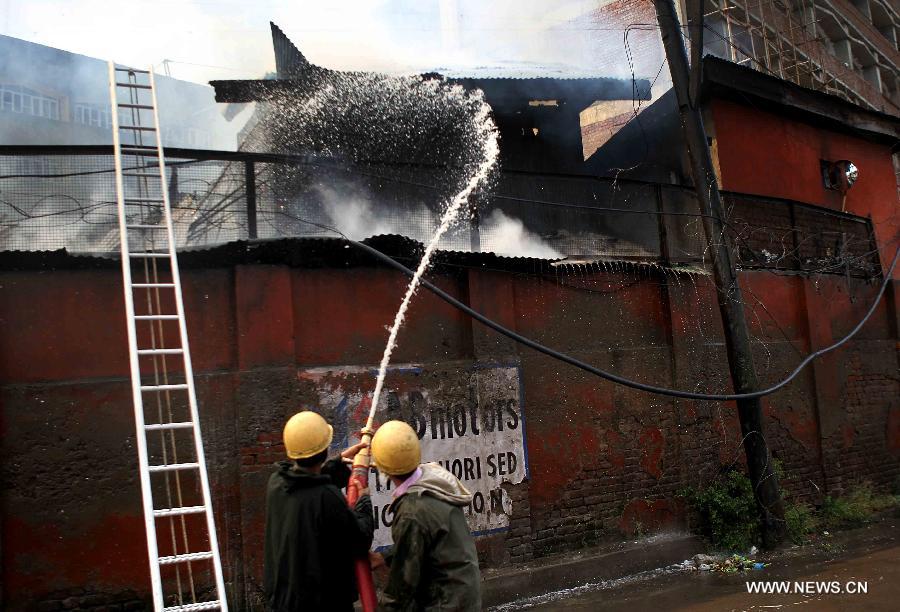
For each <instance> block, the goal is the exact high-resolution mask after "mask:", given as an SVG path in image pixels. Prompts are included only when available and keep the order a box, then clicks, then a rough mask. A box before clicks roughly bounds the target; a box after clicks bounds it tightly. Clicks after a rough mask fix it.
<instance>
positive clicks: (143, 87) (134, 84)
mask: <svg viewBox="0 0 900 612" xmlns="http://www.w3.org/2000/svg"><path fill="white" fill-rule="evenodd" d="M116 87H131V88H133V89H150V86H149V85H138V84H137V83H116Z"/></svg>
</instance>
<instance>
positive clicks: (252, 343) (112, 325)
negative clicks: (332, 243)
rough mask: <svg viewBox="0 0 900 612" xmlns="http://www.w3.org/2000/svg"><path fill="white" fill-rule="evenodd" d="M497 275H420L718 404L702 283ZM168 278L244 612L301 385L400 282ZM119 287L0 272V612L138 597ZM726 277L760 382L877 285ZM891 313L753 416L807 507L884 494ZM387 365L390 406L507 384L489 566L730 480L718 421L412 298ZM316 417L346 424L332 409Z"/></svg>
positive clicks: (581, 352) (369, 352)
mask: <svg viewBox="0 0 900 612" xmlns="http://www.w3.org/2000/svg"><path fill="white" fill-rule="evenodd" d="M508 264H509V260H506V261H504V260H495V261H492V262H490V265H479V266H471V267H470V266H467V265H462V264H460V265H457V266H445V267H444V268H441V271H439V272H438V273H435V274H434V275H433V276H434V277H435V278H436V279H437V282H438V284H439V285H440V286H441V287H443V288H444V289H445V290H447V291H448V292H450V293H452V294H453V295H456V296H457V297H459V298H460V299H462V300H464V301H466V302H468V303H470V304H472V305H473V306H474V307H476V308H478V309H479V310H481V311H483V312H485V313H486V314H488V316H490V317H492V318H495V319H497V320H498V321H500V322H502V323H504V324H506V325H508V326H510V327H513V328H514V329H516V330H517V331H519V332H521V333H523V334H525V335H527V336H530V337H532V338H535V339H537V340H539V341H541V342H544V343H546V344H548V345H550V346H553V347H556V348H558V349H562V350H564V351H567V352H570V353H573V354H575V355H577V356H578V357H580V358H581V359H583V360H585V361H588V362H589V363H593V364H596V365H598V366H601V367H606V368H609V369H611V370H613V371H615V372H618V373H620V374H623V375H626V376H630V377H632V378H635V379H638V380H642V381H645V382H650V383H656V384H660V385H667V386H675V387H679V388H684V389H697V390H706V391H714V390H721V389H726V388H727V386H728V385H727V376H726V374H725V372H724V371H723V365H722V364H723V363H724V350H723V344H722V338H721V333H720V331H719V330H720V327H721V325H720V321H719V318H718V309H717V307H716V306H715V301H714V293H713V288H712V286H711V283H710V281H709V279H708V278H707V277H703V276H696V275H695V276H693V277H692V276H688V275H681V276H678V277H674V276H671V275H665V274H660V273H658V272H650V271H648V270H646V269H642V270H633V271H629V272H627V273H622V274H611V273H601V272H596V271H590V270H585V269H580V270H576V269H571V270H569V271H562V270H561V271H559V272H558V273H557V274H549V275H548V274H541V273H537V272H535V273H531V272H528V271H527V270H524V269H523V266H517V267H515V269H514V270H513V269H512V268H508V269H506V270H504V267H505V266H507V265H508ZM182 274H183V282H184V292H185V300H186V309H187V313H188V326H189V334H190V338H191V343H192V350H193V355H194V364H195V369H196V372H197V389H198V394H199V400H200V406H201V415H202V425H203V430H204V436H205V444H206V448H207V457H208V462H209V469H210V477H211V484H212V490H213V496H214V503H215V510H216V514H217V519H218V526H219V531H220V542H221V547H222V552H223V561H224V563H225V568H226V580H227V581H228V582H229V585H230V588H231V590H232V599H233V600H234V601H235V602H237V603H238V604H239V607H244V608H249V607H252V606H253V605H254V604H257V603H259V601H260V598H259V597H260V578H261V570H262V568H261V547H262V527H263V516H264V497H263V493H264V491H263V489H264V483H265V480H266V478H267V476H268V474H269V473H270V471H271V464H272V463H273V462H274V461H276V460H278V459H280V458H281V457H282V455H283V448H282V446H281V441H280V431H281V427H282V425H283V423H284V421H285V419H286V418H287V417H288V416H289V415H290V414H292V413H293V412H295V411H297V410H298V409H300V408H301V407H303V406H313V405H316V403H317V402H319V399H320V397H321V393H320V391H321V389H320V388H319V387H320V385H318V384H317V383H315V382H311V379H310V378H309V377H308V376H302V375H301V374H302V373H303V372H305V371H308V370H309V369H310V368H321V367H323V366H327V367H329V368H333V369H338V370H339V369H340V368H345V369H346V368H350V367H351V366H364V367H365V368H371V367H374V366H375V365H376V364H377V362H378V360H379V358H380V354H381V350H382V348H383V345H384V341H385V339H386V336H387V332H386V330H385V327H384V326H385V325H386V324H387V323H388V322H389V321H390V320H391V319H392V317H393V315H394V311H395V308H396V306H397V304H398V303H399V300H400V298H401V295H402V291H403V289H404V286H405V279H404V278H403V277H401V276H400V275H399V274H397V273H395V272H393V271H389V270H387V269H384V268H376V267H367V266H361V265H354V266H350V267H344V266H339V265H336V266H334V267H330V268H329V267H325V268H322V267H318V268H306V267H291V266H288V265H276V264H272V263H271V262H269V265H236V266H229V267H215V268H202V267H200V268H198V267H194V268H190V269H185V270H183V272H182ZM120 282H121V281H120V273H119V271H118V270H117V269H116V268H115V267H114V266H109V267H106V268H102V269H72V270H57V271H47V270H44V271H35V270H30V271H6V272H2V273H0V286H2V290H0V401H2V412H0V440H2V441H0V462H2V467H0V470H2V471H0V477H2V490H3V493H2V498H0V514H2V551H3V552H2V555H3V556H2V563H3V566H2V589H3V607H4V608H5V609H11V610H27V609H43V610H52V609H61V608H64V607H66V608H90V607H92V606H101V605H103V606H109V605H112V606H113V608H112V609H120V608H116V606H120V607H127V606H129V605H130V606H139V605H140V600H141V598H143V597H145V596H146V594H147V590H148V584H149V577H148V571H147V569H146V550H145V544H144V541H145V540H144V535H143V519H142V515H141V508H140V492H139V482H138V478H137V475H136V473H135V465H136V454H135V450H134V423H133V419H132V409H131V404H130V388H129V383H128V378H127V374H128V369H127V368H128V361H127V356H126V351H125V347H126V339H125V323H124V319H123V316H122V313H123V307H122V300H121V295H120V293H121V290H120ZM742 282H743V283H744V285H745V289H746V290H747V296H748V297H747V300H748V312H749V316H750V318H751V324H752V330H753V334H754V336H755V337H756V339H757V340H756V344H755V346H756V350H757V365H758V369H759V371H760V376H761V378H762V379H763V380H764V381H775V380H778V379H780V378H781V377H782V376H783V375H784V374H785V373H786V372H788V371H789V370H791V369H792V368H793V367H794V365H795V364H796V363H797V362H798V361H799V359H800V356H801V355H805V354H807V353H808V352H809V351H810V350H812V349H815V348H820V347H822V346H824V345H826V344H829V343H830V342H831V341H833V339H836V338H839V337H840V336H842V335H843V334H844V333H846V331H847V330H848V329H849V328H850V327H851V326H852V325H853V324H854V323H855V322H856V321H858V320H859V318H860V317H861V316H862V314H863V312H864V311H865V309H866V308H867V306H868V304H869V303H870V300H871V299H872V297H873V295H874V293H875V291H876V290H877V287H873V286H871V285H867V284H865V283H862V282H860V281H856V280H853V281H851V282H850V284H849V285H848V283H847V280H846V279H844V278H840V277H822V278H818V279H817V280H810V279H804V278H801V277H797V276H795V277H783V276H776V275H773V274H770V273H766V272H754V273H746V274H744V275H743V277H742ZM896 297H897V285H896V284H895V285H894V286H893V287H892V288H891V292H890V296H889V300H887V301H885V302H883V303H882V305H881V306H880V307H879V309H878V311H877V312H876V314H875V316H874V317H873V319H872V320H871V321H870V323H869V324H868V325H867V326H866V327H865V328H864V330H863V331H862V332H861V334H860V336H859V337H857V338H856V339H855V340H854V341H852V342H851V343H850V344H849V345H848V346H847V348H845V349H843V350H842V351H841V352H839V353H837V354H835V355H833V356H830V357H828V358H826V359H822V360H819V361H817V362H816V364H815V366H813V367H812V368H810V369H808V370H806V371H805V372H804V373H803V374H802V375H801V376H800V377H799V378H798V379H797V381H796V382H794V383H793V384H792V385H790V386H789V387H788V388H786V389H785V390H783V391H781V392H779V393H777V394H775V395H773V396H771V397H770V398H767V400H766V403H765V407H766V416H767V427H768V430H767V434H768V436H769V441H770V444H771V446H772V451H773V453H774V454H775V456H777V457H778V458H779V459H780V460H781V461H782V462H783V465H784V468H785V475H786V478H785V485H786V487H787V488H788V490H789V491H790V492H791V493H792V494H793V495H795V496H798V497H803V498H808V499H811V500H812V501H816V500H818V499H821V496H822V495H824V494H826V493H836V492H840V491H843V490H846V488H847V487H848V486H851V485H852V484H854V483H857V482H860V481H862V480H871V481H873V482H874V483H875V484H876V485H878V486H887V485H888V484H889V483H891V482H892V481H893V480H894V479H895V478H897V477H898V475H900V403H898V399H900V388H898V382H897V376H896V372H897V348H896V347H897V307H896V303H897V302H896ZM393 361H394V363H398V364H420V365H421V366H422V369H421V371H423V372H426V374H423V375H416V374H414V373H408V374H402V375H401V374H397V375H392V376H391V377H390V378H389V379H388V382H387V388H388V390H394V391H396V392H397V394H398V396H400V397H408V394H409V392H410V391H416V390H420V391H422V392H423V393H426V394H427V393H431V394H432V396H434V397H438V396H439V394H438V393H437V391H436V389H437V388H438V386H439V385H440V384H441V381H442V380H446V379H449V378H453V377H456V378H459V379H461V380H464V379H465V377H461V378H460V377H459V376H457V374H456V373H459V372H464V371H468V370H471V369H472V368H473V367H475V366H476V365H477V364H490V363H504V364H517V365H518V367H519V372H520V374H519V376H520V378H519V381H518V382H519V384H520V385H521V388H522V393H521V401H522V406H521V408H522V411H523V418H524V420H525V421H526V422H527V431H526V446H527V457H528V467H529V470H530V473H529V478H528V479H527V480H525V481H524V482H522V483H521V484H517V485H504V487H505V489H506V491H507V494H508V496H509V499H510V501H511V515H510V517H509V529H508V530H506V531H501V532H498V533H495V534H492V535H489V536H486V537H483V538H481V539H480V540H479V551H480V553H481V554H482V557H483V560H484V562H485V563H487V564H493V565H499V564H504V563H509V562H520V561H526V560H528V559H531V558H533V557H534V556H539V555H544V554H548V553H552V552H558V551H563V550H570V549H572V548H574V547H578V546H581V545H585V544H590V543H593V542H597V541H600V540H602V539H604V538H607V537H617V536H618V535H619V534H620V533H621V532H625V533H629V534H631V533H635V532H652V531H654V530H658V529H666V528H669V527H673V526H678V525H680V524H681V523H682V522H683V520H684V518H683V517H684V511H683V508H682V507H680V505H679V502H678V499H677V497H676V495H675V493H676V491H677V490H678V489H679V488H680V487H683V486H685V485H694V486H697V485H703V484H705V483H708V482H709V481H710V480H712V479H713V478H715V477H716V475H717V474H718V473H719V472H720V470H721V469H722V468H723V467H726V466H729V465H732V464H738V465H739V464H741V463H742V461H743V453H742V451H741V447H740V442H741V440H740V435H739V427H738V424H737V419H736V416H735V414H734V409H733V406H732V405H731V404H730V403H724V404H722V403H716V402H693V401H672V400H670V399H668V398H664V397H656V396H651V395H647V394H643V393H638V392H636V391H632V390H628V389H624V388H622V387H618V386H614V385H612V384H609V383H607V382H604V381H601V380H598V379H595V378H592V377H589V376H587V375H586V374H583V373H581V372H580V371H577V370H575V369H573V368H571V367H569V366H566V365H564V364H561V363H559V362H555V361H552V360H550V359H549V358H547V357H544V356H542V355H538V354H536V353H534V352H532V351H529V350H524V349H521V348H520V347H518V346H516V345H514V344H513V343H511V342H510V341H508V340H507V339H505V338H502V337H500V336H498V335H497V334H495V333H493V332H490V331H488V330H486V329H485V328H483V327H482V326H480V325H478V324H475V323H472V322H471V321H469V320H468V319H466V318H464V317H462V316H461V315H460V314H459V313H458V312H456V311H455V310H453V309H450V308H449V307H448V306H446V305H445V304H444V303H442V302H439V301H438V300H437V299H436V298H434V297H433V296H432V295H431V294H429V293H428V292H426V291H422V292H420V293H419V295H417V296H416V299H415V302H414V305H413V307H412V309H411V311H410V315H409V319H408V322H407V324H406V326H405V327H404V329H403V330H402V331H401V334H400V342H399V346H398V349H397V352H396V353H395V356H394V360H393ZM441 372H449V373H454V374H453V375H452V376H451V375H450V374H447V375H446V376H442V375H441V374H440V373H441ZM372 382H374V379H372ZM357 384H364V381H363V383H357ZM404 401H405V400H404ZM320 408H321V409H322V410H323V412H325V413H326V414H328V416H329V417H331V418H337V417H338V415H337V414H336V412H335V410H336V407H335V406H320ZM403 409H404V410H405V408H403Z"/></svg>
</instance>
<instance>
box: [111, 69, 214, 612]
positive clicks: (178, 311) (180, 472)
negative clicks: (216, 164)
mask: <svg viewBox="0 0 900 612" xmlns="http://www.w3.org/2000/svg"><path fill="white" fill-rule="evenodd" d="M109 95H110V103H111V123H112V132H113V144H114V154H115V180H116V196H117V203H118V218H119V236H120V243H121V252H122V277H123V280H124V290H125V314H126V319H127V327H128V354H129V358H130V365H131V386H132V395H133V402H134V418H135V425H136V429H137V431H136V434H137V435H136V441H137V448H138V460H139V463H140V479H141V492H142V500H143V507H144V520H145V523H146V532H147V550H148V553H149V561H150V580H151V583H152V589H153V605H154V608H155V609H156V610H157V611H158V612H161V611H167V612H194V611H200V610H222V611H223V612H227V610H228V605H227V602H226V599H225V584H224V581H223V578H222V562H221V558H220V556H219V545H218V541H217V538H216V529H215V522H214V518H213V512H212V504H211V499H210V490H209V478H208V475H207V472H206V460H205V458H204V453H203V441H202V439H201V436H200V421H199V418H198V412H197V397H196V393H195V389H194V376H193V370H192V367H191V357H190V351H189V348H188V338H187V329H186V326H185V319H184V304H183V302H182V295H181V280H180V278H179V273H178V261H177V259H176V254H175V246H176V245H175V234H174V231H173V227H172V213H171V208H170V202H169V195H168V191H167V188H166V167H165V160H164V158H163V150H162V142H161V134H160V130H159V114H158V112H157V101H156V83H155V80H154V74H153V68H152V67H151V68H150V69H149V70H134V69H131V68H121V67H117V66H116V65H115V64H114V63H113V62H110V63H109ZM133 273H136V274H137V275H138V277H139V278H138V282H135V281H134V280H132V274H133ZM141 274H143V278H140V275H141ZM154 409H155V410H154ZM154 413H155V416H154ZM173 488H174V489H175V491H174V494H173ZM167 527H168V531H169V532H170V534H171V537H168V538H165V537H164V538H163V539H162V540H161V541H158V539H157V533H163V534H165V532H166V528H167Z"/></svg>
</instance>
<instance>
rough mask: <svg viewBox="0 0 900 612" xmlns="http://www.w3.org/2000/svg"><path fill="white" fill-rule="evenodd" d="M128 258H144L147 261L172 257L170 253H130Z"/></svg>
mask: <svg viewBox="0 0 900 612" xmlns="http://www.w3.org/2000/svg"><path fill="white" fill-rule="evenodd" d="M128 256H129V257H144V258H147V259H153V258H157V259H161V258H163V257H169V256H170V255H169V254H168V253H129V254H128Z"/></svg>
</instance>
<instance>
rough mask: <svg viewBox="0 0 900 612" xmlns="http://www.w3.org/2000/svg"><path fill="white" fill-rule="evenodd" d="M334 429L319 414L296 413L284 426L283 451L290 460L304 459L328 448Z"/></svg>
mask: <svg viewBox="0 0 900 612" xmlns="http://www.w3.org/2000/svg"><path fill="white" fill-rule="evenodd" d="M333 435H334V429H333V428H332V427H331V425H329V424H328V423H326V422H325V419H323V418H322V416H321V415H320V414H317V413H315V412H311V411H309V410H304V411H303V412H298V413H297V414H295V415H294V416H292V417H291V418H290V419H288V422H287V424H286V425H285V426H284V449H285V450H286V451H287V456H288V457H290V458H291V459H306V458H307V457H312V456H313V455H316V454H318V453H321V452H322V451H323V450H325V449H326V448H328V445H329V444H331V438H332V436H333Z"/></svg>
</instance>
